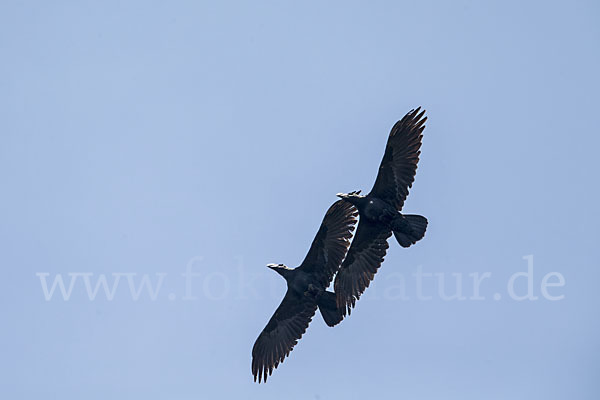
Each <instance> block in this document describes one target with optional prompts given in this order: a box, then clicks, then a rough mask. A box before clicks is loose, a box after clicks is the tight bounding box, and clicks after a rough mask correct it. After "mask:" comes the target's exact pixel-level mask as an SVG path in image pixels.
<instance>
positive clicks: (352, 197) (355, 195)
mask: <svg viewBox="0 0 600 400" xmlns="http://www.w3.org/2000/svg"><path fill="white" fill-rule="evenodd" d="M336 196H337V197H339V198H340V199H342V200H346V201H348V202H350V203H352V204H355V202H356V200H358V199H361V198H363V197H364V196H361V195H360V190H356V191H354V192H350V193H338V194H336Z"/></svg>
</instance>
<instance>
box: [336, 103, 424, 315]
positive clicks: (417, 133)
mask: <svg viewBox="0 0 600 400" xmlns="http://www.w3.org/2000/svg"><path fill="white" fill-rule="evenodd" d="M420 110H421V107H419V108H417V109H416V110H411V111H410V112H409V113H408V114H406V115H405V116H404V118H402V119H401V120H400V121H398V122H396V124H395V125H394V126H393V128H392V131H391V132H390V136H389V138H388V142H387V146H386V148H385V153H384V155H383V160H382V161H381V166H380V167H379V173H378V175H377V179H376V180H375V184H374V185H373V189H371V192H370V193H369V194H368V195H366V196H361V195H360V191H358V192H351V193H348V194H341V193H340V194H338V197H341V198H342V199H344V200H345V201H347V202H349V203H351V204H353V205H355V206H356V208H358V212H359V216H360V220H359V222H358V229H357V230H356V236H355V237H354V240H353V241H352V246H350V250H348V255H347V257H346V259H345V260H344V263H343V264H342V266H341V268H340V271H339V272H338V274H337V276H336V277H335V283H334V290H335V293H336V297H337V305H338V307H339V308H340V309H341V310H342V313H343V315H346V311H347V312H348V314H350V312H351V308H352V307H354V306H355V304H356V301H357V300H358V299H359V298H360V295H361V294H362V293H363V292H364V291H365V289H366V288H367V287H369V284H370V283H371V281H372V280H373V278H374V277H375V273H376V272H377V269H378V268H379V267H380V266H381V263H382V262H383V259H384V257H385V254H386V251H387V249H388V243H387V239H388V238H389V237H390V236H391V235H392V232H393V234H394V236H395V237H396V240H397V241H398V243H399V244H400V246H402V247H409V246H410V245H412V244H415V243H416V242H417V241H418V240H420V239H421V238H422V237H423V236H424V235H425V230H426V229H427V219H426V218H425V217H423V216H420V215H406V214H401V213H400V210H402V206H403V205H404V200H406V196H408V189H409V188H410V187H411V186H412V183H413V181H414V177H415V173H416V171H417V163H418V162H419V154H421V151H420V150H419V149H420V148H421V139H422V137H423V136H422V132H423V129H425V125H424V124H425V121H426V120H427V117H423V116H424V115H425V110H423V111H420Z"/></svg>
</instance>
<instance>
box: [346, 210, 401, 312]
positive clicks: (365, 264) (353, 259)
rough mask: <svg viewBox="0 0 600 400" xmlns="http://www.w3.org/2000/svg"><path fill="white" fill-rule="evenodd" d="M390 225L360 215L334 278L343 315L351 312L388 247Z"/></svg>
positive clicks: (373, 275) (390, 233)
mask: <svg viewBox="0 0 600 400" xmlns="http://www.w3.org/2000/svg"><path fill="white" fill-rule="evenodd" d="M391 235H392V232H391V231H390V230H389V228H387V227H385V226H381V224H376V223H374V222H371V221H370V220H368V219H366V218H361V220H360V221H359V223H358V229H357V230H356V236H355V237H354V240H353V241H352V246H350V250H348V255H347V256H346V259H345V260H344V262H343V263H342V266H341V268H340V271H339V272H338V274H337V275H336V277H335V283H334V290H335V293H336V301H337V305H338V308H339V309H340V310H342V314H343V315H346V311H347V312H348V314H350V312H351V308H352V307H354V305H355V304H356V301H357V300H358V299H359V298H360V295H361V294H362V293H363V292H364V291H365V289H366V288H368V287H369V284H370V283H371V281H372V280H373V278H374V277H375V273H377V269H378V268H379V267H380V266H381V263H382V262H383V259H384V257H385V254H386V252H387V249H388V242H387V239H388V238H389V237H390V236H391Z"/></svg>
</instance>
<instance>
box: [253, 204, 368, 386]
mask: <svg viewBox="0 0 600 400" xmlns="http://www.w3.org/2000/svg"><path fill="white" fill-rule="evenodd" d="M357 216H358V212H357V211H356V208H355V207H354V206H353V205H352V204H350V203H348V202H345V201H343V200H338V201H336V202H335V203H333V205H332V206H331V207H330V208H329V210H327V213H326V214H325V217H324V218H323V222H322V223H321V227H320V228H319V231H318V232H317V235H316V236H315V238H314V240H313V242H312V245H311V247H310V250H309V251H308V254H307V255H306V258H305V259H304V261H303V262H302V264H300V266H299V267H297V268H294V269H292V268H288V267H286V266H285V265H283V264H268V265H267V267H269V268H271V269H272V270H274V271H275V272H277V273H279V274H280V275H281V276H283V277H284V278H285V280H286V281H287V287H288V288H287V292H286V294H285V296H284V298H283V300H282V302H281V304H280V305H279V307H278V308H277V310H275V314H273V316H272V317H271V319H270V320H269V322H268V323H267V326H266V327H265V329H263V331H262V332H261V333H260V335H259V336H258V339H256V342H255V343H254V347H253V348H252V374H253V375H254V381H255V382H256V380H257V379H258V382H259V383H260V382H261V379H264V381H265V382H266V381H267V375H271V373H272V372H273V369H275V368H277V366H278V365H279V363H281V362H283V360H284V359H285V357H286V356H287V355H288V354H289V353H290V351H292V349H293V348H294V346H295V345H296V343H298V340H299V339H300V338H301V337H302V335H303V334H304V332H305V331H306V328H307V327H308V324H309V323H310V321H311V320H312V317H313V315H314V314H315V312H316V310H317V308H319V310H321V315H322V316H323V319H324V320H325V323H326V324H327V325H329V326H335V325H337V324H338V323H339V322H340V321H341V320H342V319H343V315H342V312H341V310H340V309H338V308H337V305H336V299H335V294H334V293H333V292H329V291H327V287H328V286H329V284H330V283H331V280H332V279H333V276H334V275H335V273H336V272H337V271H338V269H339V268H340V264H341V263H342V260H343V259H344V257H345V256H346V252H347V250H348V246H349V245H350V239H351V238H352V232H353V231H354V226H355V224H356V219H357Z"/></svg>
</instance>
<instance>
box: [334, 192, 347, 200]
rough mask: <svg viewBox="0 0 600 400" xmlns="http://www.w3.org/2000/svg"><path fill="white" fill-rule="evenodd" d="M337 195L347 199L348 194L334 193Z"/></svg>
mask: <svg viewBox="0 0 600 400" xmlns="http://www.w3.org/2000/svg"><path fill="white" fill-rule="evenodd" d="M336 196H337V197H339V198H340V199H347V198H348V195H347V194H346V193H338V194H336Z"/></svg>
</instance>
